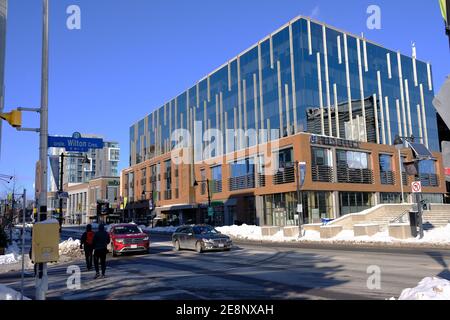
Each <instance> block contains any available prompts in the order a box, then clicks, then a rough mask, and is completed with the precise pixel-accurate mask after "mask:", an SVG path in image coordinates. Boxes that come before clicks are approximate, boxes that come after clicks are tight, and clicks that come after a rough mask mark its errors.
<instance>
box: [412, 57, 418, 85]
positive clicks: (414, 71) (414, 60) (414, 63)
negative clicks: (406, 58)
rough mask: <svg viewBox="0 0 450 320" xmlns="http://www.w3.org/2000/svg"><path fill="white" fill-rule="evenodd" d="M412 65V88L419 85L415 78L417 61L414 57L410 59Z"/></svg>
mask: <svg viewBox="0 0 450 320" xmlns="http://www.w3.org/2000/svg"><path fill="white" fill-rule="evenodd" d="M412 64H413V77H414V86H416V87H417V86H418V85H419V80H418V77H417V60H416V58H415V57H413V58H412Z"/></svg>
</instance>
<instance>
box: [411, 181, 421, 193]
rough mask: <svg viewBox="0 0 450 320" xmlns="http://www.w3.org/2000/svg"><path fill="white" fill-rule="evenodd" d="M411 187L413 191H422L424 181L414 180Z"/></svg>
mask: <svg viewBox="0 0 450 320" xmlns="http://www.w3.org/2000/svg"><path fill="white" fill-rule="evenodd" d="M411 189H412V192H413V193H421V192H422V182H420V181H414V182H413V183H411Z"/></svg>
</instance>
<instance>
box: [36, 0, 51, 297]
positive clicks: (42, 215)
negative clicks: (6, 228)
mask: <svg viewBox="0 0 450 320" xmlns="http://www.w3.org/2000/svg"><path fill="white" fill-rule="evenodd" d="M48 6H49V4H48V0H43V22H42V75H41V107H40V113H41V116H40V131H39V138H40V143H39V161H40V170H41V172H40V175H41V188H40V194H39V215H38V221H42V220H46V219H47V167H48V166H47V150H48V11H49V10H48ZM38 267H39V268H38V272H37V275H36V276H37V278H36V300H45V298H46V293H47V290H48V277H47V264H46V263H40V264H39V266H38Z"/></svg>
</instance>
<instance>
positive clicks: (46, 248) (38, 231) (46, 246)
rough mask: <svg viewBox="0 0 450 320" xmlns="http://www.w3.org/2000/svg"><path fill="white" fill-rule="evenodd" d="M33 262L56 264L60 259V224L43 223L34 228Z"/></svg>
mask: <svg viewBox="0 0 450 320" xmlns="http://www.w3.org/2000/svg"><path fill="white" fill-rule="evenodd" d="M32 240H33V241H32V247H31V260H32V261H33V262H34V263H44V262H56V261H58V259H59V223H58V221H56V220H54V222H53V221H43V222H38V223H35V224H34V226H33V239H32Z"/></svg>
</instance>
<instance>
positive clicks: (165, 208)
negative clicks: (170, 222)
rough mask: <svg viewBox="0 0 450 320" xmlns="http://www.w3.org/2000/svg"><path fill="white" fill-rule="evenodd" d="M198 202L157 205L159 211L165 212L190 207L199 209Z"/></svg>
mask: <svg viewBox="0 0 450 320" xmlns="http://www.w3.org/2000/svg"><path fill="white" fill-rule="evenodd" d="M197 208H198V204H188V203H186V204H173V205H168V206H162V207H157V208H156V211H157V212H165V211H177V210H189V209H197Z"/></svg>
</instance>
